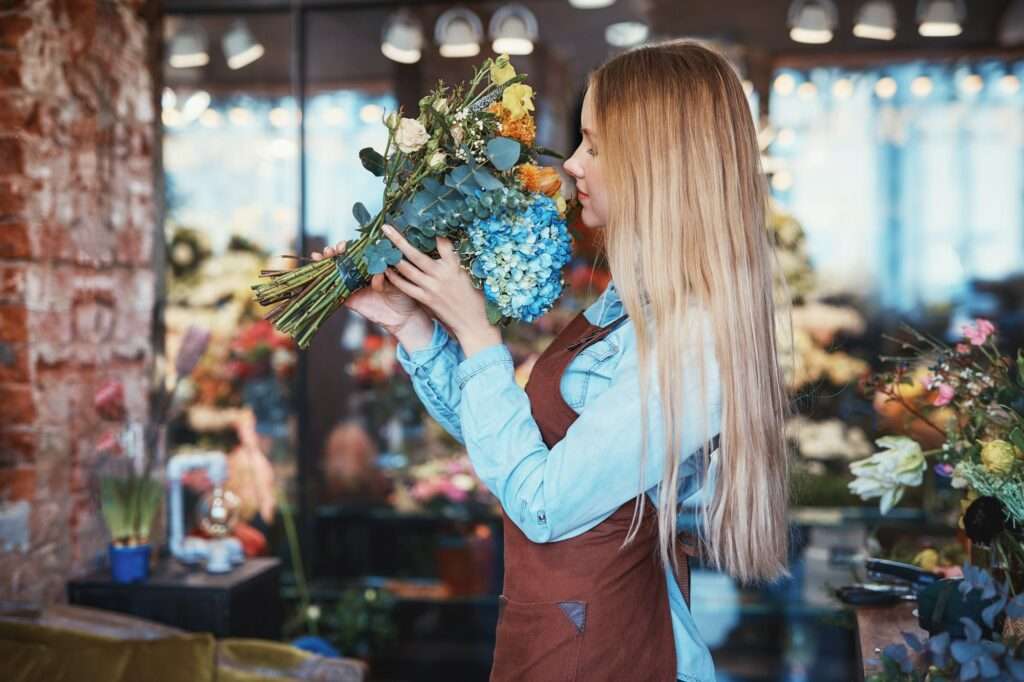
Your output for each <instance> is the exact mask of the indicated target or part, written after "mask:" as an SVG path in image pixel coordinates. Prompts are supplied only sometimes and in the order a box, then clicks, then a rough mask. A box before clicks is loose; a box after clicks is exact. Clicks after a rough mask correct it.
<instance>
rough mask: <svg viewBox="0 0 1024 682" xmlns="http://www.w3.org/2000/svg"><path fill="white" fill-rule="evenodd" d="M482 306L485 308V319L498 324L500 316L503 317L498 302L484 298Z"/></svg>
mask: <svg viewBox="0 0 1024 682" xmlns="http://www.w3.org/2000/svg"><path fill="white" fill-rule="evenodd" d="M484 307H485V308H486V309H487V321H488V322H490V323H491V324H498V322H499V321H500V320H501V318H502V317H504V315H503V314H502V312H501V308H499V307H498V304H497V303H495V302H493V301H492V300H490V299H486V300H485V301H484Z"/></svg>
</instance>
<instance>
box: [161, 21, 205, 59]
mask: <svg viewBox="0 0 1024 682" xmlns="http://www.w3.org/2000/svg"><path fill="white" fill-rule="evenodd" d="M167 61H168V63H169V64H170V65H171V67H172V68H175V69H191V68H195V67H197V66H206V65H207V64H209V63H210V55H209V53H207V51H206V33H204V32H203V30H202V28H200V27H199V26H197V25H192V26H185V27H183V28H182V29H181V30H180V31H178V32H177V33H175V34H174V37H173V38H171V50H170V55H169V57H168V59H167Z"/></svg>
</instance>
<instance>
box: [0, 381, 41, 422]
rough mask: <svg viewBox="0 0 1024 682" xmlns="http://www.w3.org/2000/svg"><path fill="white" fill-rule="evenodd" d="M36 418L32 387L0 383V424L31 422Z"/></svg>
mask: <svg viewBox="0 0 1024 682" xmlns="http://www.w3.org/2000/svg"><path fill="white" fill-rule="evenodd" d="M35 420H36V404H35V400H34V399H33V398H32V387H31V386H28V385H26V384H0V424H31V423H33V422H34V421H35Z"/></svg>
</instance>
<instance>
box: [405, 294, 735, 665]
mask: <svg viewBox="0 0 1024 682" xmlns="http://www.w3.org/2000/svg"><path fill="white" fill-rule="evenodd" d="M696 310H697V311H698V313H699V315H698V316H697V318H696V319H697V320H698V327H695V328H699V329H700V334H701V336H702V340H703V342H704V349H705V358H706V365H705V372H706V376H707V391H706V394H705V395H701V391H700V385H699V381H700V378H699V373H698V371H697V368H696V366H695V362H696V358H694V360H693V361H692V362H689V363H686V366H687V368H688V369H687V371H686V372H685V376H684V381H685V384H686V385H685V386H684V389H683V392H682V397H683V401H684V404H683V420H684V421H683V424H682V438H683V443H682V445H683V447H682V451H681V452H680V457H681V458H684V457H686V456H687V455H689V454H690V453H693V452H694V451H695V450H697V449H698V448H699V447H700V446H701V444H702V443H703V442H705V441H707V440H709V439H710V437H712V436H714V435H715V434H717V433H718V432H719V430H720V422H721V389H720V383H719V376H718V363H717V362H716V359H715V356H714V343H713V335H712V333H711V332H710V327H709V326H708V321H707V318H706V316H705V315H704V314H703V312H702V311H701V310H700V309H696ZM622 314H623V305H622V301H621V300H620V299H619V296H618V293H617V292H616V290H615V285H614V283H612V284H610V285H609V286H608V288H607V289H606V290H605V292H604V293H603V294H602V295H601V297H600V298H598V299H597V300H596V301H595V302H594V303H593V304H591V305H590V306H589V307H588V308H587V309H586V311H584V315H585V316H586V318H587V320H588V321H590V322H591V323H592V324H595V325H597V326H601V327H603V326H606V325H607V324H608V323H610V322H611V321H612V320H614V319H616V318H618V317H619V316H621V315H622ZM397 358H398V361H399V362H400V363H401V365H402V367H403V368H404V369H405V370H406V372H408V374H409V376H410V377H412V384H413V389H414V390H415V391H416V394H417V395H418V396H419V398H420V400H422V402H423V405H424V407H425V408H426V410H427V412H429V413H430V414H431V416H433V417H434V418H435V419H436V420H437V421H438V422H439V423H440V424H441V426H442V427H444V429H445V430H446V431H448V432H449V433H450V434H451V435H452V436H453V437H454V438H455V439H456V440H458V441H459V442H460V443H462V444H463V445H464V446H465V447H466V451H467V452H468V454H469V458H470V460H471V461H472V463H473V467H474V469H475V470H476V473H477V475H478V476H479V477H480V479H481V480H482V481H483V482H484V484H485V485H486V486H487V487H488V488H489V489H490V490H491V492H493V493H494V495H495V496H496V497H497V498H498V500H499V501H500V503H501V506H502V508H503V509H504V510H505V513H506V514H507V515H508V517H509V518H510V520H512V521H513V522H514V523H515V524H516V525H517V526H519V528H521V529H522V531H523V533H524V534H525V535H526V536H527V537H528V538H529V539H530V540H532V541H533V542H558V541H559V540H566V539H569V538H571V537H575V536H577V535H580V534H582V533H584V532H586V531H588V530H590V529H591V528H593V527H595V526H597V525H598V524H599V523H601V522H602V521H604V520H605V519H606V518H608V517H609V516H611V515H612V514H613V513H614V512H615V510H617V509H618V508H619V507H621V506H622V505H623V504H625V503H626V502H629V501H630V500H632V499H634V498H635V497H636V496H637V495H638V494H639V492H640V478H639V473H640V472H639V463H640V449H641V433H640V428H639V425H640V423H641V415H640V387H639V376H638V370H639V367H638V362H637V354H636V336H635V332H634V328H633V324H632V321H627V322H626V323H624V324H622V325H620V326H619V327H618V328H617V329H616V330H614V331H613V332H611V333H610V334H609V335H608V336H606V337H605V338H604V339H602V340H600V341H598V342H596V343H594V344H592V345H590V346H588V347H587V348H586V349H584V350H583V351H582V352H580V354H579V355H577V356H576V358H575V359H574V360H573V361H572V362H571V363H570V364H569V366H568V367H567V368H566V370H565V373H564V375H563V376H562V381H561V390H562V396H563V397H564V398H565V401H566V402H567V403H568V404H569V405H570V406H571V407H572V408H573V409H574V410H575V411H576V412H577V413H579V418H577V419H576V421H575V422H574V423H573V424H572V426H571V427H570V428H569V430H568V432H567V433H566V436H565V438H564V439H562V440H561V441H560V442H558V443H556V444H555V446H554V447H553V448H550V449H549V448H548V447H547V446H546V445H545V444H544V441H543V439H542V438H541V433H540V428H539V427H538V426H537V423H536V422H535V421H534V419H533V416H532V414H531V412H530V401H529V398H528V397H527V395H526V392H525V391H524V390H523V389H522V388H520V387H519V386H518V385H517V384H516V382H515V375H514V369H513V361H512V356H511V354H510V353H509V350H508V347H507V346H506V345H505V344H496V345H493V346H489V347H487V348H485V349H483V350H481V351H479V352H477V353H476V354H475V355H473V356H472V357H470V358H466V356H465V354H464V353H463V352H462V349H461V347H460V346H459V344H458V342H457V341H456V340H455V339H453V338H451V336H450V335H449V334H448V333H447V332H446V331H445V329H444V327H443V326H441V324H440V323H438V322H437V321H435V322H434V334H433V339H432V340H431V342H430V344H429V345H428V346H427V347H425V348H421V349H419V350H417V351H414V352H412V353H409V352H407V351H406V349H405V348H404V347H402V346H401V344H399V346H398V350H397ZM651 376H652V383H654V382H653V377H654V375H653V374H652V375H651ZM701 409H704V410H706V414H707V425H708V430H707V432H704V431H703V430H702V420H701V416H700V412H699V410H701ZM648 433H649V441H648V453H647V461H646V465H645V471H644V481H645V482H653V484H652V485H650V486H648V487H647V488H646V492H647V495H648V496H649V497H650V498H651V501H652V502H653V503H654V504H655V506H657V503H658V491H657V483H658V481H659V480H661V477H662V472H663V470H664V468H663V459H664V458H663V452H664V446H663V443H662V439H663V437H664V436H663V434H664V429H663V427H662V425H661V414H660V411H659V409H658V401H657V399H656V398H655V397H654V396H652V398H651V401H650V411H649V419H648ZM612 453H615V454H616V455H617V456H614V457H613V456H609V455H611V454H612ZM715 466H717V453H716V455H715V456H713V457H712V466H711V471H710V472H709V475H708V476H707V477H706V478H705V481H706V482H705V485H704V486H703V489H702V486H701V485H700V481H699V478H700V477H698V476H697V466H696V465H695V463H694V462H693V461H691V460H685V461H684V462H683V464H682V465H681V469H680V498H679V499H681V500H682V499H687V498H688V501H689V502H692V500H693V499H694V498H696V497H699V494H700V493H702V492H703V490H706V489H713V488H711V487H710V485H711V484H713V480H714V470H715ZM692 519H693V517H692V515H686V514H684V515H681V516H680V523H681V524H684V523H691V524H692ZM666 577H667V581H668V594H669V606H670V611H671V614H672V629H673V634H674V636H675V644H676V661H677V670H678V675H677V677H679V679H682V680H687V681H688V682H713V681H714V679H715V671H714V664H713V662H712V660H711V654H710V652H709V651H708V648H707V646H706V645H705V644H704V641H703V640H702V639H701V637H700V635H699V634H698V631H697V627H696V624H695V623H694V620H693V617H692V616H691V614H690V610H689V609H688V608H687V606H686V602H685V601H684V600H683V596H682V593H681V592H680V590H679V586H678V585H677V584H676V580H675V578H674V577H673V576H672V575H671V574H670V573H669V574H667V575H666ZM693 598H694V599H700V595H699V594H696V595H693Z"/></svg>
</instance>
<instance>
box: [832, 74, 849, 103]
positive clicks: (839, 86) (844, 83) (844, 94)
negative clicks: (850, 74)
mask: <svg viewBox="0 0 1024 682" xmlns="http://www.w3.org/2000/svg"><path fill="white" fill-rule="evenodd" d="M832 94H833V95H834V96H836V97H837V98H839V99H849V98H850V97H852V96H853V81H851V80H850V79H849V78H840V79H839V80H837V81H836V82H835V83H833V84H832Z"/></svg>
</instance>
